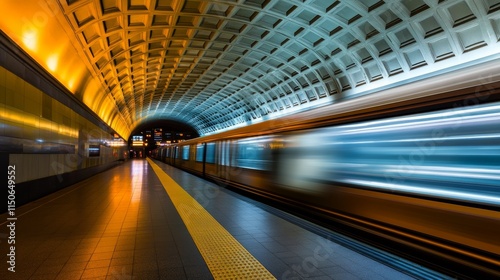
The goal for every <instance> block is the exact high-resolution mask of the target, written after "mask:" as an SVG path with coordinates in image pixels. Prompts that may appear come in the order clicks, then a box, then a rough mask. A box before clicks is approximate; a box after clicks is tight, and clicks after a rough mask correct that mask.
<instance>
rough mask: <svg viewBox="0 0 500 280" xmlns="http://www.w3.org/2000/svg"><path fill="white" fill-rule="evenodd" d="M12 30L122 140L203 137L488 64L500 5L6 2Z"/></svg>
mask: <svg viewBox="0 0 500 280" xmlns="http://www.w3.org/2000/svg"><path fill="white" fill-rule="evenodd" d="M0 9H1V10H2V11H8V12H7V13H5V16H3V17H2V18H1V19H0V26H1V28H2V31H4V32H5V33H6V34H7V35H8V36H9V37H11V38H12V40H14V41H15V42H16V43H17V44H19V45H20V46H21V47H22V48H23V49H24V50H25V51H26V52H27V53H28V54H30V55H31V56H32V57H33V58H34V59H35V60H37V61H38V62H39V63H40V64H41V65H42V66H44V67H45V69H47V71H49V72H50V73H51V74H53V75H54V76H55V77H56V78H57V79H58V80H59V81H61V83H63V84H64V85H65V86H66V87H67V88H68V89H69V90H70V91H71V92H72V93H74V94H75V96H77V97H78V98H80V99H81V100H82V101H83V102H84V103H85V104H86V105H87V106H88V107H89V108H90V109H92V110H93V111H94V112H96V113H97V114H98V115H99V116H100V117H101V118H102V119H103V120H104V121H105V122H107V123H108V124H109V125H111V127H112V128H113V129H115V130H116V131H117V132H118V133H119V134H120V135H121V136H122V137H124V138H128V136H129V135H130V133H131V131H132V130H133V129H134V128H135V127H137V126H138V125H139V124H141V123H143V122H144V121H146V120H154V119H171V120H176V121H180V122H184V123H189V124H190V125H191V126H192V127H193V128H195V129H196V130H197V131H198V132H199V133H200V134H202V135H203V134H209V133H214V132H217V131H221V130H224V129H228V128H232V127H236V126H239V125H245V124H247V123H251V122H256V121H260V120H262V119H269V118H276V117H279V116H282V115H284V114H290V113H293V112H296V111H300V110H306V109H308V108H311V107H317V106H322V105H325V104H331V103H334V102H341V100H342V98H344V97H355V96H356V95H361V94H363V93H367V92H376V91H377V90H380V89H383V88H387V87H390V86H391V85H395V84H401V83H407V82H410V81H413V80H416V79H419V78H422V77H424V76H429V75H433V73H442V72H443V71H446V70H449V69H456V68H457V67H460V66H461V65H463V64H464V63H473V62H474V61H479V60H488V59H492V58H495V59H496V58H498V53H499V50H500V48H499V43H498V42H499V38H500V0H397V1H396V0H350V1H338V0H304V1H298V0H233V1H194V0H177V1H176V0H28V1H14V0H5V1H2V2H1V4H0Z"/></svg>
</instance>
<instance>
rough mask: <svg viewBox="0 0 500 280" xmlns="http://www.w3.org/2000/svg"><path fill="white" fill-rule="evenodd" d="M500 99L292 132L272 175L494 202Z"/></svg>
mask: <svg viewBox="0 0 500 280" xmlns="http://www.w3.org/2000/svg"><path fill="white" fill-rule="evenodd" d="M499 127H500V105H499V104H496V105H482V106H474V107H473V106H471V107H470V108H462V109H460V110H453V111H452V110H448V111H438V112H431V113H425V114H419V115H410V116H402V117H397V118H390V119H381V120H374V121H367V122H359V123H356V124H349V125H340V126H336V127H327V128H319V129H313V130H309V131H307V133H306V134H299V133H297V134H295V135H294V134H292V135H291V137H289V140H288V141H289V143H288V146H289V147H290V148H287V150H286V151H285V152H284V153H282V156H281V158H280V163H282V166H281V167H280V169H279V170H278V175H279V178H280V180H282V183H283V184H287V185H291V186H294V187H297V188H302V189H309V190H310V189H311V188H315V187H316V185H315V184H317V187H321V186H320V185H323V186H325V185H334V184H335V183H346V184H349V185H357V186H363V187H369V188H374V189H380V190H385V191H391V192H405V193H416V194H419V195H426V196H439V197H445V198H448V199H450V198H451V199H458V200H464V201H474V202H483V203H498V202H499V201H500V198H499V197H498V186H499V184H498V182H500V175H499V174H498V170H499V169H500V160H499V158H500V146H499V143H500V133H499Z"/></svg>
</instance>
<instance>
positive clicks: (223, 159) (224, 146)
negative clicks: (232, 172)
mask: <svg viewBox="0 0 500 280" xmlns="http://www.w3.org/2000/svg"><path fill="white" fill-rule="evenodd" d="M229 147H230V144H229V141H222V142H220V164H221V165H230V164H229Z"/></svg>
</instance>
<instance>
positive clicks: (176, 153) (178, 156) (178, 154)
mask: <svg viewBox="0 0 500 280" xmlns="http://www.w3.org/2000/svg"><path fill="white" fill-rule="evenodd" d="M174 157H175V158H181V153H179V146H176V147H175V150H174Z"/></svg>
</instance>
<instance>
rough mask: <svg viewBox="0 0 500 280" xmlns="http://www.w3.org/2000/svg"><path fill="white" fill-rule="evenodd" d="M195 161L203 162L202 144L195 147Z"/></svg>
mask: <svg viewBox="0 0 500 280" xmlns="http://www.w3.org/2000/svg"><path fill="white" fill-rule="evenodd" d="M196 161H197V162H202V161H203V144H198V145H196Z"/></svg>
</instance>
